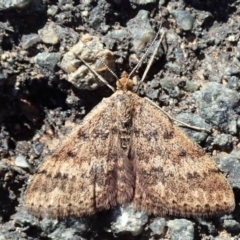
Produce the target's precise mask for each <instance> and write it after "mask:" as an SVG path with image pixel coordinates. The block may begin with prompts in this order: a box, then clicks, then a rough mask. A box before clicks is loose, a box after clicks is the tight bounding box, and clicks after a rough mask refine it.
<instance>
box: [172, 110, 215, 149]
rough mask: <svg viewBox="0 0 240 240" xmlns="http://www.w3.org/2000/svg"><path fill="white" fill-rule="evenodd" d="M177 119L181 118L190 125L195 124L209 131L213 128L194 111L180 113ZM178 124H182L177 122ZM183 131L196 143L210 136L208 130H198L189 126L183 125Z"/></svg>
mask: <svg viewBox="0 0 240 240" xmlns="http://www.w3.org/2000/svg"><path fill="white" fill-rule="evenodd" d="M176 119H177V120H180V121H182V122H184V123H187V124H189V125H190V126H195V127H199V128H204V129H206V130H208V131H210V130H211V126H210V125H209V124H207V123H206V122H205V120H204V119H203V118H202V117H201V116H199V115H197V114H193V113H180V114H178V115H177V116H176ZM176 124H177V125H178V126H182V125H181V124H180V123H176ZM182 129H183V131H184V132H185V133H186V134H187V135H188V136H189V137H190V138H191V139H192V140H193V141H195V142H196V143H198V144H200V143H202V142H204V141H205V140H206V138H207V136H208V133H207V132H204V131H196V130H193V129H190V128H187V127H184V126H183V127H182Z"/></svg>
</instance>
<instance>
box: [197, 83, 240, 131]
mask: <svg viewBox="0 0 240 240" xmlns="http://www.w3.org/2000/svg"><path fill="white" fill-rule="evenodd" d="M193 96H194V98H195V100H196V103H197V106H198V110H199V113H200V115H201V116H202V117H203V118H204V119H205V120H206V121H209V122H210V123H212V124H214V125H216V126H218V127H220V128H223V129H224V130H226V131H229V126H228V125H229V124H230V122H231V121H232V120H234V118H235V112H234V109H236V108H237V106H238V105H239V102H240V98H239V95H238V93H237V92H236V91H233V90H231V89H228V88H226V87H224V86H223V85H222V84H219V83H215V82H210V83H207V84H205V85H204V86H203V88H202V89H201V90H200V91H196V92H194V93H193Z"/></svg>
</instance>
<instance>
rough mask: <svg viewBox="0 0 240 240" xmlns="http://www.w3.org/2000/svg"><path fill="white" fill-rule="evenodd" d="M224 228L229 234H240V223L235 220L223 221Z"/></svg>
mask: <svg viewBox="0 0 240 240" xmlns="http://www.w3.org/2000/svg"><path fill="white" fill-rule="evenodd" d="M223 227H224V229H226V230H227V231H228V232H231V233H234V234H236V233H240V223H239V222H237V221H235V220H231V219H225V220H224V221H223Z"/></svg>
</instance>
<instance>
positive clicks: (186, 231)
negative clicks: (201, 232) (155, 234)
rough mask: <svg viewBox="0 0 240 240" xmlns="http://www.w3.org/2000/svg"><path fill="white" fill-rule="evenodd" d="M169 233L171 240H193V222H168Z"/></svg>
mask: <svg viewBox="0 0 240 240" xmlns="http://www.w3.org/2000/svg"><path fill="white" fill-rule="evenodd" d="M167 226H168V228H169V229H168V233H167V235H168V236H170V238H171V240H182V239H184V240H193V239H194V227H193V223H192V222H191V221H188V220H186V219H175V220H170V221H168V222H167Z"/></svg>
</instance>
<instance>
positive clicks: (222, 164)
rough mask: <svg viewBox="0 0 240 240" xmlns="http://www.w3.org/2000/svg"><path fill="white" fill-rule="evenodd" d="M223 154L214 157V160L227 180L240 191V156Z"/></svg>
mask: <svg viewBox="0 0 240 240" xmlns="http://www.w3.org/2000/svg"><path fill="white" fill-rule="evenodd" d="M236 155H237V154H236V153H235V154H221V155H218V156H217V157H214V158H213V160H214V161H215V162H216V163H217V165H218V168H219V169H221V170H222V171H223V172H224V173H225V174H226V176H227V179H228V181H229V183H230V184H231V186H232V187H234V188H238V189H240V175H239V172H240V154H239V153H238V156H236Z"/></svg>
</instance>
